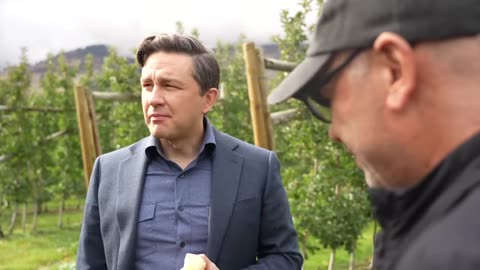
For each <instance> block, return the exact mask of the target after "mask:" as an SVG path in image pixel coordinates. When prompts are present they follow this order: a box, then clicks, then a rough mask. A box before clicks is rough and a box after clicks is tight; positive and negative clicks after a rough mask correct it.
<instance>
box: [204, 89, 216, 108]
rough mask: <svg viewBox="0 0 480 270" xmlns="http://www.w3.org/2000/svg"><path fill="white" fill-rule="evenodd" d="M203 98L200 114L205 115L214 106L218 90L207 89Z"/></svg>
mask: <svg viewBox="0 0 480 270" xmlns="http://www.w3.org/2000/svg"><path fill="white" fill-rule="evenodd" d="M203 97H204V103H203V109H202V113H203V114H206V113H208V112H209V111H210V110H211V109H212V107H213V105H215V102H216V101H217V97H218V89H217V88H210V89H208V90H207V92H206V93H205V94H204V95H203Z"/></svg>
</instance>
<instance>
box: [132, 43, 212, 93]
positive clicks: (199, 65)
mask: <svg viewBox="0 0 480 270" xmlns="http://www.w3.org/2000/svg"><path fill="white" fill-rule="evenodd" d="M156 52H166V53H182V54H186V55H190V56H191V57H192V60H193V69H194V70H193V78H194V79H195V81H197V83H198V85H199V86H200V90H201V94H202V95H203V94H205V93H206V91H207V90H208V89H210V88H218V84H219V81H220V67H219V66H218V62H217V60H216V59H215V57H214V55H213V53H212V52H211V51H209V50H208V49H207V48H205V46H203V44H202V43H201V42H200V41H198V40H197V39H196V38H194V37H191V36H187V35H181V34H159V35H155V36H149V37H147V38H145V39H144V40H143V41H142V43H141V44H140V46H139V47H138V51H137V62H138V64H139V65H140V66H141V67H143V66H144V65H145V62H146V61H147V58H148V57H149V56H150V55H151V54H153V53H156Z"/></svg>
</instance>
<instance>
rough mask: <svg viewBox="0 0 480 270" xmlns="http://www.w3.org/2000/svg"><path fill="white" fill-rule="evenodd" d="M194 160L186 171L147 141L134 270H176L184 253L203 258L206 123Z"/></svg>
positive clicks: (210, 145) (208, 166) (210, 144)
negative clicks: (146, 161)
mask: <svg viewBox="0 0 480 270" xmlns="http://www.w3.org/2000/svg"><path fill="white" fill-rule="evenodd" d="M204 123H205V124H204V126H205V136H204V140H203V144H202V147H201V149H200V152H199V155H198V157H197V158H196V159H195V160H193V161H192V162H191V163H190V164H189V165H188V166H187V167H186V168H185V169H184V170H182V168H181V167H180V166H178V165H177V164H176V163H174V162H172V161H170V160H168V159H167V158H165V156H164V155H163V154H162V151H161V147H160V144H159V141H158V140H157V139H155V138H154V137H153V136H152V137H150V143H149V146H148V147H146V149H145V154H146V155H147V157H148V160H149V163H148V165H147V171H146V174H145V182H144V186H143V193H142V201H141V204H140V211H139V216H138V227H137V247H136V258H135V268H136V269H142V270H143V269H162V270H179V269H180V268H182V266H183V261H184V258H185V255H186V253H187V252H188V253H195V254H199V253H206V251H207V240H208V220H209V208H210V187H211V180H212V154H213V152H214V151H215V138H214V135H213V129H212V126H211V125H210V123H209V122H208V120H205V121H204Z"/></svg>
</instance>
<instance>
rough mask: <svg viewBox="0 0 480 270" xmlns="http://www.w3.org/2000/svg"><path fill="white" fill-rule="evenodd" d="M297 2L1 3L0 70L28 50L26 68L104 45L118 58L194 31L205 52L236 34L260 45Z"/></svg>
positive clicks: (129, 0) (15, 0)
mask: <svg viewBox="0 0 480 270" xmlns="http://www.w3.org/2000/svg"><path fill="white" fill-rule="evenodd" d="M298 3H299V1H298V0H235V1H233V0H168V1H167V0H125V1H121V0H0V66H3V65H5V63H10V64H15V63H17V62H18V59H19V55H20V48H21V47H27V49H28V57H29V60H30V62H31V63H35V62H37V61H39V60H43V59H44V58H45V57H46V55H47V53H54V54H56V53H58V52H59V51H60V50H62V49H63V50H71V49H76V48H81V47H85V46H88V45H92V44H107V45H111V46H114V47H116V48H117V49H118V50H119V51H120V52H121V53H127V52H128V51H129V50H130V49H132V48H135V47H136V46H137V45H138V44H139V42H140V41H141V40H142V39H143V38H144V37H145V36H147V35H150V34H152V33H156V32H157V33H158V32H169V33H170V32H174V31H175V28H176V24H175V23H176V22H177V21H181V22H183V24H184V27H185V29H186V32H190V30H191V29H192V28H197V29H198V30H199V32H200V39H201V40H202V41H203V42H205V43H206V44H207V45H208V46H209V47H213V46H214V44H215V43H216V41H217V40H221V41H233V40H236V39H238V37H239V36H240V34H241V33H244V34H246V35H247V38H248V39H250V40H253V41H255V42H259V43H264V42H268V41H269V40H270V37H271V36H272V35H274V34H280V33H281V25H280V12H281V10H282V9H287V10H290V11H292V12H295V11H298V9H299V8H298V7H299V6H298Z"/></svg>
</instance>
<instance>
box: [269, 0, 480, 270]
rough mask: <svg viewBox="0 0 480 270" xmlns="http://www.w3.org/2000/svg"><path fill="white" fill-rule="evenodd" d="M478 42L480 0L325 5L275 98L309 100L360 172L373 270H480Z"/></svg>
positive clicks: (354, 0) (352, 0)
mask: <svg viewBox="0 0 480 270" xmlns="http://www.w3.org/2000/svg"><path fill="white" fill-rule="evenodd" d="M479 33H480V1H479V0H440V1H438V0H437V1H432V0H361V1H360V0H330V1H328V2H326V4H325V6H324V10H323V15H322V16H321V18H320V19H319V21H318V24H317V27H316V31H315V34H314V38H313V40H312V41H311V44H310V47H309V51H308V52H307V57H306V59H305V60H304V61H303V62H302V63H301V64H300V65H299V66H298V67H297V68H296V69H295V70H294V71H293V72H292V73H291V74H290V75H289V76H288V77H287V78H286V79H285V80H284V81H283V82H282V83H281V84H280V85H279V87H278V88H277V89H276V90H275V91H274V92H273V93H272V94H271V95H270V96H269V99H268V100H269V103H271V104H274V103H278V102H282V101H284V100H286V99H288V98H290V97H293V98H296V99H299V100H301V101H303V102H304V103H305V104H306V105H307V106H308V108H309V109H310V110H311V111H312V113H313V114H314V115H315V116H316V117H317V118H319V119H320V120H322V121H325V122H329V123H331V124H330V129H329V135H330V137H331V138H332V139H333V140H335V141H338V142H341V143H343V144H344V145H345V146H346V147H347V148H348V149H349V150H350V151H351V152H352V154H353V155H354V156H355V159H356V162H357V164H358V166H359V167H360V168H362V169H363V171H364V173H365V178H366V182H367V184H368V185H369V187H370V189H371V191H372V196H371V197H372V204H373V206H374V213H375V215H376V218H377V219H378V221H379V222H380V224H381V225H382V227H383V232H382V233H381V234H380V235H379V237H378V238H377V242H376V251H375V262H374V269H402V270H403V269H408V270H411V269H435V270H439V269H440V270H441V269H472V270H473V269H475V270H478V269H480V215H479V213H480V212H479V211H480V210H479V209H480V35H479Z"/></svg>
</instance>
